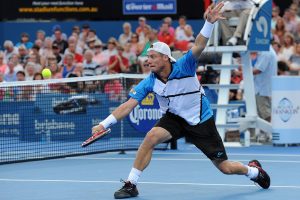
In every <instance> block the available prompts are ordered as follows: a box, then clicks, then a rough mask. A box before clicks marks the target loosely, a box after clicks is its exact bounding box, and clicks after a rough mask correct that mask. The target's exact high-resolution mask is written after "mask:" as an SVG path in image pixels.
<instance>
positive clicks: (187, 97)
mask: <svg viewBox="0 0 300 200" xmlns="http://www.w3.org/2000/svg"><path fill="white" fill-rule="evenodd" d="M222 7H223V3H219V4H217V5H216V6H215V7H214V8H211V9H208V10H206V14H207V19H206V22H205V24H204V26H203V28H202V30H201V31H200V33H199V34H198V36H197V38H196V41H195V45H194V46H193V47H192V48H191V50H189V51H188V52H187V53H186V54H185V55H184V56H183V57H181V58H180V59H178V60H177V61H176V60H175V59H174V58H173V57H172V56H171V51H170V48H169V47H168V45H167V44H165V43H163V42H156V43H154V44H153V45H152V46H151V47H150V48H149V49H148V64H149V67H150V69H151V74H150V75H149V76H148V77H147V78H145V79H144V80H143V81H141V82H140V83H139V84H138V85H137V86H136V87H135V88H134V89H132V90H131V91H130V97H131V98H130V99H129V100H128V101H126V102H125V103H123V104H121V105H120V106H119V107H118V108H116V110H114V111H113V112H112V114H111V115H109V116H108V117H107V118H106V119H105V120H104V121H102V122H100V124H99V125H97V126H94V127H93V128H92V132H93V133H95V132H98V131H101V130H103V129H107V128H108V127H110V126H112V125H113V124H115V123H117V121H118V120H121V119H122V118H124V117H125V116H127V115H128V114H129V113H130V112H131V111H132V110H133V109H134V107H135V106H137V105H138V103H139V102H141V101H142V100H143V99H144V98H145V97H146V96H147V94H148V93H150V92H153V93H154V94H155V95H156V97H157V99H158V102H159V105H160V109H161V111H162V112H163V116H162V118H161V119H160V120H159V121H158V122H157V123H156V125H155V126H154V127H153V128H152V129H151V130H150V131H149V132H148V133H147V135H146V136H145V138H144V141H143V142H142V144H141V145H140V147H139V149H138V151H137V155H136V158H135V161H134V164H133V168H132V169H131V171H130V173H129V176H128V179H127V180H126V181H124V186H123V187H122V188H121V189H120V190H118V191H116V192H115V194H114V197H115V198H116V199H123V198H130V197H136V196H137V195H138V194H139V193H138V190H137V187H136V185H137V183H138V179H139V178H140V176H141V174H142V172H143V170H144V169H145V168H146V167H147V166H148V165H149V163H150V160H151V156H152V151H153V149H154V147H155V145H157V144H159V143H162V142H165V141H167V140H170V139H171V138H175V139H178V138H180V137H183V136H185V137H186V138H188V139H189V141H191V142H192V143H193V144H194V145H195V146H196V147H198V148H199V149H200V150H201V151H202V152H203V153H204V154H205V155H206V156H207V157H208V158H209V159H210V160H211V161H212V163H213V164H214V165H215V166H216V167H217V168H218V169H219V170H220V171H221V172H222V173H224V174H239V175H246V176H247V177H249V178H250V179H251V180H252V181H254V182H256V183H258V184H259V185H260V186H261V187H262V188H264V189H267V188H269V186H270V177H269V176H268V174H267V173H266V172H265V171H264V170H263V169H262V166H261V164H260V163H259V162H258V161H257V160H252V161H250V162H249V163H248V165H243V164H242V163H239V162H232V161H229V160H228V158H227V155H226V151H225V148H224V145H223V143H222V139H221V138H220V136H219V133H218V131H217V129H216V126H215V122H214V118H213V112H212V110H211V108H210V106H209V102H208V100H207V98H206V96H205V94H204V91H203V88H202V87H201V85H200V83H199V81H198V79H197V77H196V67H197V60H198V58H199V56H200V54H201V52H202V51H203V49H204V48H205V46H206V43H207V41H208V38H209V37H210V35H211V33H212V30H213V27H214V25H213V23H214V22H216V21H217V20H218V19H223V17H222V15H221V13H220V10H221V8H222Z"/></svg>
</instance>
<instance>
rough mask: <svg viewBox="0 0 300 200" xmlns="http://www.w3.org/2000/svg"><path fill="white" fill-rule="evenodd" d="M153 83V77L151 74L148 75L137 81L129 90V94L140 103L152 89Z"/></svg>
mask: <svg viewBox="0 0 300 200" xmlns="http://www.w3.org/2000/svg"><path fill="white" fill-rule="evenodd" d="M153 85H154V78H153V75H150V76H148V77H147V78H145V79H144V80H142V81H141V82H139V84H138V85H137V86H135V87H134V88H132V89H131V90H130V92H129V96H130V97H131V98H133V99H135V100H137V101H138V102H139V103H140V102H141V101H142V100H143V99H144V98H145V97H146V96H147V95H148V94H149V93H150V92H152V91H153Z"/></svg>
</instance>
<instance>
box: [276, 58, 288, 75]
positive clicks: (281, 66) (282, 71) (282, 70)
mask: <svg viewBox="0 0 300 200" xmlns="http://www.w3.org/2000/svg"><path fill="white" fill-rule="evenodd" d="M277 75H278V76H287V75H290V72H289V66H288V65H287V63H286V62H284V61H278V73H277Z"/></svg>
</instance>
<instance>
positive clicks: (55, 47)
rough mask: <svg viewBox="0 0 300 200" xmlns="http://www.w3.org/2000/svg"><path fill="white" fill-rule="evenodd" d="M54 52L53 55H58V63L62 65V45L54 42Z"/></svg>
mask: <svg viewBox="0 0 300 200" xmlns="http://www.w3.org/2000/svg"><path fill="white" fill-rule="evenodd" d="M52 52H53V55H54V56H55V57H56V60H57V64H58V65H62V63H63V55H62V54H61V53H60V52H61V50H60V47H59V46H58V44H57V43H53V44H52Z"/></svg>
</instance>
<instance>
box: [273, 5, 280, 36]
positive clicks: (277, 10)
mask: <svg viewBox="0 0 300 200" xmlns="http://www.w3.org/2000/svg"><path fill="white" fill-rule="evenodd" d="M279 14H280V8H279V7H278V6H274V7H273V8H272V22H271V29H272V30H273V29H275V26H276V23H277V20H278V18H280V15H279Z"/></svg>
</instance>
